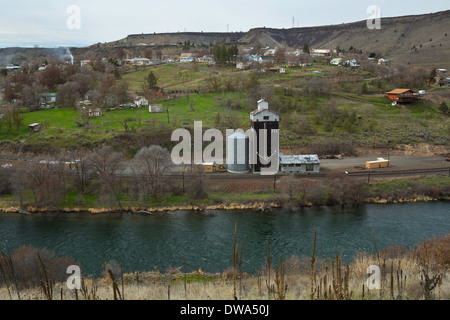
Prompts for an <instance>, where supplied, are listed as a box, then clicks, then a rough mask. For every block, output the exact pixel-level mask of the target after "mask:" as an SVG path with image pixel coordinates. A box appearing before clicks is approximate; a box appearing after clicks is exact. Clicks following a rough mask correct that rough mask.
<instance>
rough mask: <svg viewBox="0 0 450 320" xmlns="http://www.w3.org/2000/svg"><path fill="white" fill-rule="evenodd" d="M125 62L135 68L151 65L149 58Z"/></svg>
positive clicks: (125, 60)
mask: <svg viewBox="0 0 450 320" xmlns="http://www.w3.org/2000/svg"><path fill="white" fill-rule="evenodd" d="M123 62H124V63H126V64H132V65H134V66H148V65H150V64H151V60H150V59H147V58H133V59H124V60H123Z"/></svg>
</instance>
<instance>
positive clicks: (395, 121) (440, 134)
mask: <svg viewBox="0 0 450 320" xmlns="http://www.w3.org/2000/svg"><path fill="white" fill-rule="evenodd" d="M204 67H206V66H199V68H198V69H197V70H193V69H187V68H185V67H182V66H179V65H175V64H168V65H162V66H157V67H152V68H151V70H152V71H153V72H155V74H156V75H157V77H158V79H159V80H158V84H159V85H161V86H163V87H164V88H166V89H167V90H180V89H190V90H192V89H197V88H198V87H199V85H201V84H202V83H203V82H204V81H205V79H207V78H208V77H209V76H211V73H210V72H207V71H204V70H203V68H204ZM149 70H150V69H147V70H137V71H132V72H129V73H127V74H125V75H124V76H123V79H124V80H126V81H128V82H129V84H130V88H131V89H132V90H137V91H139V90H140V88H141V85H142V83H143V81H144V78H145V76H146V75H147V74H148V73H149ZM314 70H320V71H322V73H321V74H313V73H312V71H314ZM217 71H220V72H224V73H232V74H245V73H247V71H244V72H242V71H236V69H235V68H232V67H228V68H218V69H217ZM336 77H347V78H346V79H347V80H348V81H346V85H348V86H350V88H353V92H356V91H357V90H358V87H359V86H360V85H361V81H362V79H367V78H371V77H372V75H370V74H368V73H367V72H364V71H361V70H358V69H348V68H339V67H334V66H330V65H325V64H322V63H314V65H313V66H309V67H306V68H300V67H297V68H287V69H286V74H273V73H266V74H264V75H263V76H262V77H261V79H260V83H261V86H263V87H264V86H269V87H272V88H277V87H284V88H290V89H293V90H294V91H295V90H297V91H298V92H300V93H301V89H299V88H302V86H304V85H307V84H308V83H309V82H310V80H312V79H314V78H324V79H336ZM369 89H374V88H373V85H372V84H370V82H369ZM223 98H225V99H231V100H233V101H235V100H236V99H240V103H241V105H244V106H245V105H246V100H245V94H244V93H241V94H239V93H225V94H223V93H222V92H219V93H207V94H195V95H194V94H191V95H190V97H189V101H188V100H187V99H186V98H185V97H179V98H177V99H175V100H174V102H173V103H172V102H162V104H163V105H164V108H165V110H166V108H169V109H170V112H169V124H168V126H169V127H173V128H175V127H180V126H183V125H186V124H188V125H190V126H192V125H193V121H194V120H196V121H203V125H204V126H214V125H215V120H216V116H217V112H229V110H227V109H224V108H223V107H220V100H221V99H223ZM284 98H286V99H288V100H291V101H293V100H294V99H296V100H297V103H298V106H299V108H301V111H298V113H299V114H300V116H301V117H303V118H306V119H307V120H308V121H309V123H310V124H311V125H312V126H313V127H314V128H315V130H316V131H317V133H318V134H317V135H313V136H305V135H300V134H294V133H293V132H290V131H289V129H288V128H287V127H286V126H285V127H284V128H283V129H284V132H282V135H281V137H282V141H281V142H282V144H286V143H289V144H290V145H295V144H303V143H310V142H312V141H317V140H323V139H326V138H327V137H330V136H333V135H335V134H347V133H346V132H345V130H344V129H343V128H342V127H339V126H338V127H335V128H334V131H332V132H327V131H326V130H325V129H324V127H323V124H321V123H316V122H315V121H314V117H315V116H316V115H317V114H318V113H320V112H322V111H321V110H320V107H326V106H327V105H330V104H334V105H335V106H337V107H338V109H340V110H349V111H350V110H354V111H355V112H356V113H357V114H358V115H359V116H360V117H361V119H359V120H358V129H357V130H356V132H355V133H353V134H352V135H350V139H352V140H354V141H356V142H358V143H362V144H371V143H373V142H374V137H375V140H376V142H377V143H381V144H386V143H388V142H389V141H388V140H390V141H391V142H393V143H413V142H431V143H445V142H446V139H447V138H446V137H448V133H449V132H448V130H449V127H450V125H449V118H448V117H446V116H443V115H442V114H440V113H439V111H438V110H437V106H435V105H431V104H429V103H427V102H425V101H422V102H420V103H417V104H416V105H414V106H410V107H399V106H396V107H393V106H391V105H390V104H389V103H388V102H387V100H386V99H385V98H384V97H383V95H382V94H367V95H360V94H356V93H348V92H343V91H342V90H339V91H337V92H333V93H332V95H331V96H329V97H320V98H315V99H314V98H310V97H307V96H304V95H302V94H300V95H298V96H296V97H295V98H293V97H289V96H286V97H284ZM192 101H194V102H193V103H192ZM191 105H192V107H193V109H194V110H195V111H192V110H191ZM275 105H276V104H275ZM275 105H273V106H275ZM278 105H279V106H282V105H283V102H282V101H281V102H278ZM249 109H250V108H249ZM234 112H235V113H237V114H238V117H239V119H240V123H241V125H244V124H246V123H247V122H248V119H249V117H248V111H243V110H240V111H234ZM289 112H292V111H289ZM281 116H282V124H283V121H284V119H289V115H288V114H286V113H285V114H282V115H281ZM127 117H131V118H136V119H140V121H135V122H132V123H131V124H130V126H131V127H132V128H135V129H139V128H141V127H143V126H146V125H151V126H153V125H154V124H155V122H164V123H166V124H167V113H162V114H153V113H149V112H148V110H146V109H127V110H114V111H108V112H105V113H104V116H103V117H100V118H96V119H91V122H92V123H93V127H92V128H91V129H88V130H84V129H82V128H77V127H76V126H75V122H74V119H76V118H79V115H78V114H77V112H76V111H75V110H73V109H54V110H53V109H52V110H43V111H39V112H31V113H30V112H25V113H24V126H22V127H21V128H20V130H19V132H16V131H15V130H14V131H13V132H12V133H10V134H6V132H5V129H4V128H3V130H2V131H1V132H0V139H8V140H16V141H21V140H25V141H26V142H30V143H34V142H44V143H49V144H54V145H58V146H77V145H80V144H83V143H84V142H97V141H108V140H110V139H112V138H113V137H114V135H115V134H118V133H121V132H124V128H123V126H122V125H121V124H120V121H122V120H123V119H125V118H127ZM33 122H39V123H46V124H47V126H46V128H44V130H42V131H41V132H39V133H35V134H31V133H29V132H28V130H27V128H26V125H28V124H30V123H33Z"/></svg>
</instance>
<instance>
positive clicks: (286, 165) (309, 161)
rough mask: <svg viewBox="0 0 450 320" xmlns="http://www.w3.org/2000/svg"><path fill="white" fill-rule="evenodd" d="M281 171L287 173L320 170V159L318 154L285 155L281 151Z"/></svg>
mask: <svg viewBox="0 0 450 320" xmlns="http://www.w3.org/2000/svg"><path fill="white" fill-rule="evenodd" d="M280 171H281V172H286V173H308V172H319V171H320V160H319V157H318V156H317V155H316V154H310V155H283V154H281V152H280Z"/></svg>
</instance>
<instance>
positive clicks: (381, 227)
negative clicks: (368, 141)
mask: <svg viewBox="0 0 450 320" xmlns="http://www.w3.org/2000/svg"><path fill="white" fill-rule="evenodd" d="M235 224H237V243H238V244H239V246H241V244H242V241H243V239H244V237H245V239H244V249H243V263H242V269H243V271H244V272H250V273H253V272H255V271H257V270H258V269H259V268H260V267H261V266H262V265H263V264H264V263H265V261H266V259H267V240H268V242H269V246H270V252H271V256H272V257H273V261H274V263H275V262H276V263H278V261H279V257H280V256H282V257H283V258H284V259H286V258H288V257H290V256H292V255H294V256H298V257H302V256H311V251H312V247H313V239H314V230H315V229H317V245H316V255H317V256H320V257H323V258H326V257H334V255H335V254H336V253H339V254H340V255H342V257H343V259H344V261H346V262H349V261H350V260H351V259H353V258H354V256H355V253H356V252H358V251H366V252H370V253H373V252H374V250H375V249H374V246H373V241H372V230H373V232H374V235H375V240H376V244H377V247H378V248H379V249H380V250H382V249H384V248H386V247H388V246H391V245H403V246H405V247H407V248H413V247H414V245H416V244H417V243H419V242H421V241H423V239H424V238H426V239H429V238H431V237H433V236H438V235H443V234H447V233H450V204H449V203H448V202H423V203H405V204H380V205H378V204H370V205H365V206H362V207H359V208H340V207H319V208H301V209H297V210H289V209H274V210H272V211H269V212H268V211H265V212H257V211H253V210H235V211H227V210H218V211H208V212H184V211H174V212H170V213H157V214H152V215H136V214H134V215H132V214H96V215H93V214H88V213H82V214H80V213H71V214H67V213H64V214H62V213H61V214H56V213H42V214H33V215H31V216H29V215H20V214H0V235H1V236H3V238H4V239H5V240H6V241H7V243H8V247H9V250H10V251H11V252H13V251H14V250H15V249H17V248H18V247H20V246H23V245H31V246H34V247H36V248H44V247H45V248H47V249H49V250H51V251H54V252H55V254H56V255H58V256H69V257H72V258H73V259H75V260H76V261H77V263H78V264H79V265H80V267H81V270H82V272H83V274H84V275H91V276H95V277H96V276H99V275H100V274H101V272H102V270H103V269H102V265H103V264H104V263H105V262H109V261H111V260H114V261H116V262H117V263H122V265H123V269H124V272H133V271H136V270H139V271H148V270H152V269H153V268H154V267H157V268H158V270H160V271H165V270H166V269H167V268H168V267H180V268H181V270H183V268H184V260H186V266H187V270H188V271H191V270H194V269H199V268H200V269H202V270H204V271H206V272H222V271H224V270H225V269H226V268H228V267H231V266H232V251H233V242H234V229H235ZM0 245H1V247H2V248H3V249H4V248H5V244H4V243H1V244H0Z"/></svg>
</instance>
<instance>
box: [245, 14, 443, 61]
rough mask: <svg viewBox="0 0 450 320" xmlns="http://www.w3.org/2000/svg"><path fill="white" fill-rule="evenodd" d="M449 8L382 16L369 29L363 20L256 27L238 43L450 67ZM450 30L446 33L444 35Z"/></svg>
mask: <svg viewBox="0 0 450 320" xmlns="http://www.w3.org/2000/svg"><path fill="white" fill-rule="evenodd" d="M448 30H450V10H449V11H443V12H438V13H433V14H426V15H417V16H404V17H395V18H383V19H381V29H372V30H371V29H368V28H367V22H366V21H359V22H354V23H346V24H341V25H330V26H320V27H310V28H292V29H270V28H256V29H252V30H250V31H249V32H247V33H246V34H245V35H244V36H243V37H242V38H241V39H239V43H241V44H249V45H255V44H258V45H261V46H263V47H265V46H270V47H276V46H279V45H284V46H289V47H299V48H302V47H303V45H304V44H305V43H307V44H308V45H309V47H310V48H324V49H335V48H336V47H337V46H339V47H340V48H341V49H344V50H348V49H349V48H350V47H353V48H357V49H361V50H363V52H364V53H367V52H377V53H379V54H381V55H385V56H388V57H392V58H394V57H395V60H397V61H399V62H403V63H408V62H410V64H420V65H427V66H435V65H436V64H440V65H443V67H449V66H450V65H449V64H450V61H449V59H448V57H449V56H450V32H449V31H448ZM447 33H449V34H447Z"/></svg>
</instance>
